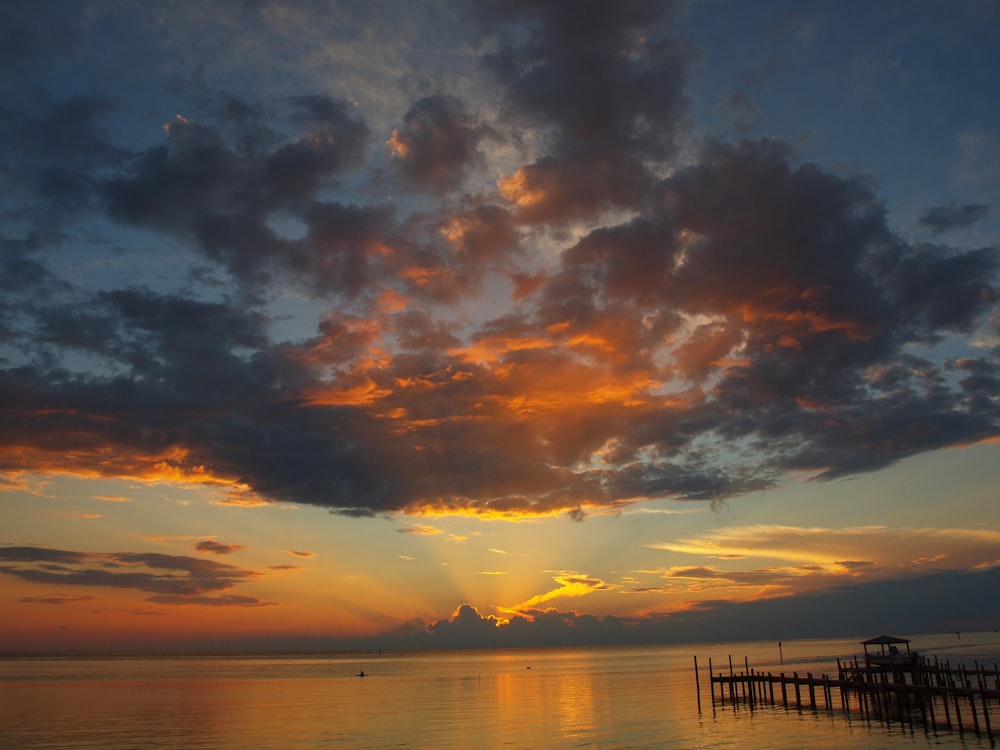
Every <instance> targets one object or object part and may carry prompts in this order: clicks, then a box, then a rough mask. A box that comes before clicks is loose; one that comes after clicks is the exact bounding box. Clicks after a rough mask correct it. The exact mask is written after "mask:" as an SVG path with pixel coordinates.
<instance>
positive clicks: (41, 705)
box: [0, 633, 1000, 750]
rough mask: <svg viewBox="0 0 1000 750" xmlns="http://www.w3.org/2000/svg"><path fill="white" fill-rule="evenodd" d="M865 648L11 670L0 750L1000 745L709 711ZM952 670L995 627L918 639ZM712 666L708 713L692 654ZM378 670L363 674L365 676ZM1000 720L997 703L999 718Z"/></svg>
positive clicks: (829, 721) (776, 714)
mask: <svg viewBox="0 0 1000 750" xmlns="http://www.w3.org/2000/svg"><path fill="white" fill-rule="evenodd" d="M857 641H858V639H849V640H843V641H829V640H826V641H819V640H816V641H787V642H785V643H784V644H783V648H782V652H781V655H783V657H784V664H780V663H779V651H778V647H777V644H776V643H766V644H765V643H739V644H729V645H726V644H722V645H719V644H712V645H692V644H684V645H678V646H659V647H620V648H617V647H616V648H590V649H546V650H542V649H529V650H498V651H449V652H419V653H405V654H384V655H382V656H381V657H380V656H377V655H372V654H365V655H280V656H274V655H268V656H260V655H256V656H254V655H213V656H196V657H190V656H185V657H180V656H169V655H159V656H143V657H140V656H127V657H113V658H95V657H77V658H49V657H31V658H7V659H2V660H0V747H3V748H5V750H6V749H7V748H11V749H14V748H17V749H18V750H22V749H23V750H34V749H36V748H59V750H80V749H83V748H89V749H92V748H101V749H102V750H115V749H117V748H121V749H122V750H126V749H127V750H135V749H136V748H144V749H155V748H159V749H162V750H181V749H183V750H197V749H199V748H204V749H205V750H208V749H211V750H220V749H222V748H225V749H227V750H229V749H233V748H256V749H260V750H264V749H267V748H275V749H279V748H280V749H281V750H285V749H294V748H300V749H301V750H314V749H315V748H332V747H351V748H437V749H442V748H536V749H541V748H753V747H768V748H901V747H910V748H913V747H927V746H928V745H933V746H938V747H944V748H987V747H990V744H989V742H988V741H987V740H986V738H985V737H983V738H977V737H976V736H975V735H973V734H968V733H966V734H965V735H959V734H957V733H949V732H944V731H941V732H939V733H937V734H932V733H930V732H928V731H925V730H924V729H923V728H920V727H915V728H913V729H910V728H909V727H906V728H902V727H900V726H899V725H895V726H892V727H887V726H885V725H884V724H882V723H879V722H867V721H865V720H864V719H862V718H860V717H857V716H853V717H845V716H844V715H843V714H842V713H841V712H840V711H837V712H834V713H832V714H831V713H828V712H826V711H818V712H814V711H812V710H809V709H805V710H801V711H800V710H798V709H785V708H781V707H778V708H771V707H765V708H759V709H757V710H756V711H753V712H750V711H749V710H747V709H745V708H744V709H741V710H739V711H734V710H733V709H732V708H730V707H729V706H726V707H725V708H713V706H712V704H711V701H710V699H709V697H708V688H707V685H706V681H707V671H706V670H705V667H707V663H708V659H709V658H712V659H713V665H714V667H715V669H716V671H719V670H720V669H721V668H723V665H724V668H725V669H726V670H728V660H729V657H730V656H732V658H733V661H734V667H736V668H737V669H740V668H742V666H743V663H744V657H747V658H748V660H749V663H750V666H751V667H753V668H755V669H762V670H765V671H774V672H778V671H785V672H789V673H790V672H792V671H799V672H809V671H811V672H814V673H823V672H835V671H836V658H837V657H838V656H841V657H845V656H851V655H852V654H855V653H857V652H858V651H859V650H860V646H858V643H857ZM914 647H918V648H920V649H921V650H922V651H924V652H925V653H934V654H938V655H939V657H940V658H941V659H942V660H943V659H949V660H951V661H952V663H959V662H963V663H967V664H968V665H969V666H972V662H973V660H975V659H978V660H979V661H980V662H986V663H989V664H992V663H993V662H994V661H1000V636H998V635H997V634H995V633H988V634H963V635H962V639H961V640H958V639H957V638H956V637H955V636H954V635H951V636H938V637H935V638H926V637H917V638H914ZM695 655H697V656H698V661H699V665H700V666H702V667H703V669H702V711H701V712H700V713H699V711H698V706H697V698H696V693H695V679H694V666H693V657H694V656H695ZM362 669H363V670H364V671H365V673H366V674H367V675H368V676H366V677H364V678H359V677H357V676H355V675H356V674H357V673H358V672H359V671H360V670H362ZM994 716H995V717H1000V708H998V709H997V710H996V712H995V713H994Z"/></svg>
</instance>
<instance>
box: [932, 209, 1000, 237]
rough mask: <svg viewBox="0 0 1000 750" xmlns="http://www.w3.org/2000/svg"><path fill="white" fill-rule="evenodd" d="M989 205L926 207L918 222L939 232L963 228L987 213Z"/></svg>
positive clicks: (935, 232) (933, 231)
mask: <svg viewBox="0 0 1000 750" xmlns="http://www.w3.org/2000/svg"><path fill="white" fill-rule="evenodd" d="M989 210H990V207H989V206H987V205H985V204H983V203H965V204H962V205H960V206H959V205H955V204H954V203H952V204H950V205H947V206H935V207H934V208H928V209H927V210H926V211H924V213H923V214H922V215H921V216H920V221H919V222H918V223H919V224H920V226H921V227H923V228H924V229H928V230H930V231H931V232H932V233H934V234H941V233H943V232H948V231H951V230H953V229H965V228H966V227H970V226H972V225H973V224H975V223H976V222H977V221H979V220H980V219H982V218H983V217H984V216H986V214H987V213H989Z"/></svg>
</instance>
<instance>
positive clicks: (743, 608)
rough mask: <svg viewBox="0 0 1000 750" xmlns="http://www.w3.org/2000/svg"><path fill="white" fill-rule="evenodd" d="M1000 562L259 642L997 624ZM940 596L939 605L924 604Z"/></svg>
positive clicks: (467, 613)
mask: <svg viewBox="0 0 1000 750" xmlns="http://www.w3.org/2000/svg"><path fill="white" fill-rule="evenodd" d="M997 585H1000V571H997V570H996V569H991V570H986V571H981V572H976V573H967V572H958V571H952V572H940V573H935V574H933V575H930V576H922V577H918V578H913V579H909V580H904V581H882V582H877V583H866V584H859V585H846V586H841V587H837V588H834V589H832V590H830V591H827V592H823V593H817V594H807V595H798V596H790V597H785V598H781V599H765V600H758V601H754V602H749V603H734V602H723V601H720V602H702V603H700V604H699V605H698V606H697V608H695V609H692V610H689V611H686V612H675V613H671V614H664V615H655V614H652V615H644V616H636V617H615V616H605V617H595V616H593V615H588V614H581V613H578V612H573V611H560V610H557V609H545V610H541V609H540V610H534V611H530V612H525V613H523V614H524V616H517V617H514V618H512V619H511V620H510V621H509V623H501V622H499V621H498V620H497V619H496V618H494V617H492V616H488V615H483V614H481V613H480V612H478V611H477V610H476V609H475V608H474V607H472V606H470V605H467V604H466V605H463V606H461V607H459V608H458V610H457V611H456V612H455V614H454V615H452V616H451V617H448V618H444V619H441V620H438V621H436V622H432V623H427V622H424V621H423V620H420V619H415V620H412V621H410V622H407V623H405V624H403V625H402V626H400V627H399V628H396V629H394V630H390V631H386V632H383V633H379V634H378V635H376V636H372V637H370V638H365V639H351V640H337V639H300V638H286V639H270V640H266V641H255V642H253V643H247V644H246V645H247V646H253V647H257V648H278V649H285V648H291V649H297V648H352V649H353V648H362V649H373V650H374V649H377V648H382V649H432V648H504V647H515V648H521V647H558V646H602V645H616V644H661V643H667V644H669V643H706V642H730V643H732V642H737V641H749V640H754V639H756V640H765V641H766V640H771V641H779V640H783V639H791V638H842V637H845V636H851V635H858V636H861V637H870V635H871V634H872V633H875V634H878V633H883V632H888V633H905V634H908V635H913V634H920V633H944V632H954V631H960V632H966V633H968V632H976V631H987V630H996V629H997V628H998V627H1000V605H998V604H997V602H996V601H994V599H993V598H992V597H990V596H988V595H985V592H988V591H992V590H995V588H996V586H997ZM928 601H934V602H936V603H938V605H939V606H934V607H928V606H927V602H928Z"/></svg>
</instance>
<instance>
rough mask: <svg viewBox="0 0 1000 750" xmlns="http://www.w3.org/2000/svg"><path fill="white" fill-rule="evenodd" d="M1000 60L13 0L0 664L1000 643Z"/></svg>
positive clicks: (774, 14) (951, 19) (793, 23)
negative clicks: (12, 653) (505, 648)
mask: <svg viewBox="0 0 1000 750" xmlns="http://www.w3.org/2000/svg"><path fill="white" fill-rule="evenodd" d="M998 39H1000V5H997V4H996V3H994V2H991V1H989V0H983V1H982V2H978V1H976V0H970V1H968V2H960V1H957V0H940V1H933V0H931V1H929V2H911V1H910V0H886V1H885V2H875V3H872V2H864V3H862V2H854V1H853V0H848V1H846V2H808V1H806V2H803V1H801V0H789V1H788V2H761V3H758V2H725V0H689V2H678V3H669V2H654V3H644V2H627V1H623V0H616V1H615V2H596V1H591V0H580V1H578V2H548V3H546V2H527V1H524V2H478V1H477V2H451V1H448V0H421V1H420V2H401V1H399V0H365V1H364V2H346V1H344V2H338V1H336V0H331V1H329V2H324V1H321V0H302V1H298V2H291V1H290V2H277V1H271V0H246V1H244V2H230V3H206V2H195V1H194V0H192V1H190V2H189V1H187V0H178V1H173V0H166V1H164V2H138V1H136V2H130V1H129V0H98V1H94V2H88V1H87V0H80V1H79V2H75V1H73V0H65V1H56V2H50V3H49V2H47V3H39V2H32V1H30V0H23V1H22V0H14V2H4V3H2V4H0V82H2V83H0V96H2V99H0V139H2V140H0V212H2V214H0V215H2V220H0V610H2V611H3V617H2V618H0V650H3V649H36V648H44V649H52V648H59V649H65V648H74V649H76V648H108V647H115V648H152V647H208V646H212V647H215V646H233V647H352V646H365V647H373V646H382V645H384V646H386V647H401V648H402V647H435V646H464V645H472V646H482V645H530V644H557V643H614V642H636V641H646V642H648V641H666V642H670V641H674V640H691V639H698V638H712V639H743V638H747V639H749V638H751V637H763V638H775V639H778V638H791V637H794V636H796V635H807V636H808V635H827V634H829V635H836V634H843V635H851V634H854V633H857V634H861V635H877V634H879V633H881V632H894V631H895V632H902V633H916V632H927V631H939V630H974V629H984V630H985V629H989V630H993V629H995V628H997V627H1000V597H998V596H997V595H996V594H997V592H998V591H1000V568H998V567H997V563H998V562H1000V502H998V501H1000V439H998V438H1000V292H998V280H1000V273H998V264H1000V254H998V253H1000V250H998V238H1000V97H998V95H997V85H996V71H997V70H1000V44H997V40H998Z"/></svg>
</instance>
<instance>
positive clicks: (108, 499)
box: [94, 495, 132, 503]
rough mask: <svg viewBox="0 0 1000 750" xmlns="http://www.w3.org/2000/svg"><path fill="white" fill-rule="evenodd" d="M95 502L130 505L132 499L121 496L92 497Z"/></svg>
mask: <svg viewBox="0 0 1000 750" xmlns="http://www.w3.org/2000/svg"><path fill="white" fill-rule="evenodd" d="M94 499H95V500H100V501H101V502H102V503H130V502H132V498H130V497H123V496H121V495H94Z"/></svg>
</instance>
